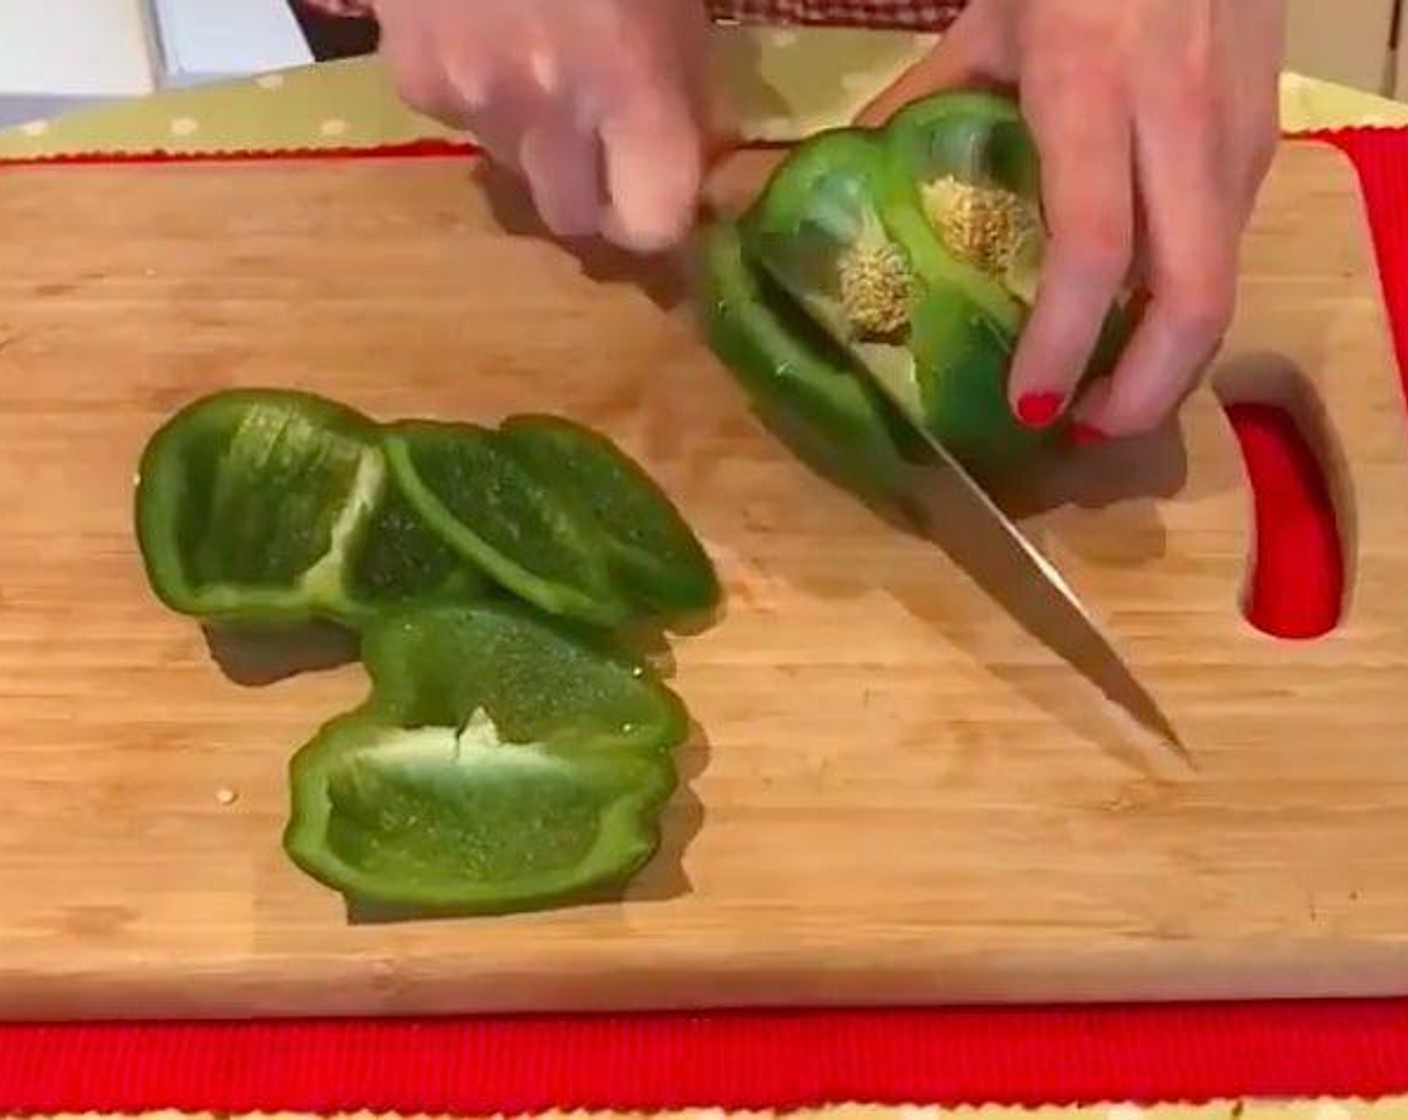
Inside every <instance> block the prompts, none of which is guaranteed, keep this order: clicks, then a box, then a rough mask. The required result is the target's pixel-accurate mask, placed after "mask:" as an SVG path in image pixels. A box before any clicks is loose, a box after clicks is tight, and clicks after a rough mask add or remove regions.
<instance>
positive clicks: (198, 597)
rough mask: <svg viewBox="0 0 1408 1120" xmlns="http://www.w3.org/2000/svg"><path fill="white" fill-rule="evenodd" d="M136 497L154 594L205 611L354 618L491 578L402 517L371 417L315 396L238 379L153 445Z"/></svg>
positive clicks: (174, 421)
mask: <svg viewBox="0 0 1408 1120" xmlns="http://www.w3.org/2000/svg"><path fill="white" fill-rule="evenodd" d="M135 504H136V511H135V519H136V526H137V538H138V544H139V547H140V550H141V553H142V559H143V563H144V566H145V569H146V573H147V576H148V580H149V583H150V585H151V587H152V588H153V590H154V592H155V594H156V595H157V597H158V598H159V599H160V600H161V601H162V602H163V603H165V604H166V605H167V606H168V607H170V608H171V609H173V610H176V611H178V612H181V613H183V614H187V615H192V616H195V617H199V618H202V619H205V620H209V621H215V622H235V623H254V624H277V623H299V622H306V621H310V620H313V619H328V620H332V621H335V622H339V623H343V624H347V625H353V626H356V625H360V623H361V622H362V621H364V620H365V618H366V617H367V615H368V613H369V612H370V611H372V610H373V609H375V607H376V606H377V605H379V604H382V603H387V602H411V601H422V600H424V601H434V600H437V599H440V598H446V597H450V598H459V597H463V596H466V595H473V594H476V593H477V592H478V591H479V589H480V588H481V586H482V580H481V578H480V577H479V575H478V574H477V571H476V570H474V569H472V568H470V567H468V566H467V565H465V564H464V563H463V562H461V561H460V560H459V559H458V558H457V557H455V556H454V555H453V554H451V553H450V552H449V551H448V550H446V549H444V548H443V547H442V546H441V545H440V544H439V543H438V542H437V541H436V540H435V538H433V537H432V536H431V535H430V534H428V533H427V532H426V530H425V527H424V526H423V525H422V524H419V523H418V522H417V521H416V520H415V519H413V518H410V517H408V516H407V515H406V510H405V506H404V503H402V502H401V501H400V499H399V497H398V496H397V495H396V494H395V492H394V486H393V484H392V482H391V480H390V478H389V473H388V471H387V469H386V463H385V460H384V458H383V456H382V453H381V449H380V447H379V444H378V441H377V427H376V425H375V424H373V423H372V422H371V421H370V420H369V419H368V418H367V417H365V416H363V415H361V414H360V413H358V412H356V411H355V410H353V409H351V408H347V407H345V406H343V405H341V404H338V403H336V402H333V401H330V400H327V399H325V398H322V397H318V396H316V395H313V394H309V393H303V392H298V391H294V390H281V389H237V390H228V391H224V392H220V393H215V394H212V395H210V396H206V397H203V398H200V399H199V400H196V401H194V402H192V403H191V404H189V405H187V406H185V407H184V408H182V409H181V410H180V411H179V412H178V413H177V414H176V415H175V416H173V417H172V418H170V419H169V420H168V421H167V422H166V423H165V424H163V425H162V426H161V427H160V428H159V429H158V430H157V432H156V433H155V434H154V435H153V436H152V438H151V439H150V440H149V441H148V443H147V445H146V447H145V448H144V450H143V453H142V458H141V462H140V466H139V470H138V479H137V486H136V495H135Z"/></svg>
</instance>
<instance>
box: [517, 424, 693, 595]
mask: <svg viewBox="0 0 1408 1120" xmlns="http://www.w3.org/2000/svg"><path fill="white" fill-rule="evenodd" d="M499 431H500V432H501V433H502V435H503V437H504V438H505V440H506V444H507V448H508V451H509V453H510V454H512V455H514V456H515V457H517V458H518V460H519V461H520V462H521V463H522V464H523V465H524V466H526V467H527V468H528V469H529V470H530V471H533V472H534V473H536V474H537V476H538V478H539V479H540V480H541V481H542V482H543V483H544V484H545V485H548V486H555V487H556V488H557V490H558V492H559V494H560V495H561V496H562V497H563V499H564V500H566V501H571V502H573V503H574V504H575V505H576V506H577V508H578V510H579V512H580V514H581V516H582V517H583V518H585V519H586V520H588V521H589V522H590V523H591V524H592V525H593V527H594V528H595V529H596V530H597V532H598V533H599V534H600V535H601V538H602V540H603V541H604V543H605V549H606V552H607V557H608V561H609V563H610V564H611V566H612V569H613V571H614V572H615V574H616V577H617V579H618V581H619V582H620V584H621V586H622V587H623V588H624V589H625V592H626V594H627V596H628V597H629V598H630V599H631V600H632V603H633V604H634V605H635V606H636V607H637V608H638V609H639V610H641V611H642V612H646V613H654V614H663V615H666V616H673V615H677V614H691V613H697V612H700V611H706V610H709V609H710V608H712V607H713V606H714V605H715V604H716V603H717V602H718V600H719V596H720V593H721V592H720V587H719V580H718V574H717V572H716V571H715V570H714V565H713V562H712V561H711V560H710V558H709V555H708V553H706V552H705V551H704V547H703V545H701V544H700V542H699V539H698V537H696V536H695V534H694V531H693V530H692V529H691V528H690V527H689V524H688V522H686V521H685V519H684V517H683V516H682V515H681V513H680V511H679V509H678V508H677V507H676V506H675V504H674V503H673V502H672V501H671V500H670V498H669V496H668V495H667V494H666V493H665V491H664V490H662V489H661V488H660V487H659V486H658V485H657V484H656V483H655V481H654V479H652V478H651V477H650V476H649V475H648V474H646V473H645V471H643V470H642V469H641V468H640V466H639V465H638V464H637V463H635V462H634V461H633V460H632V459H630V458H629V457H628V456H626V455H625V454H624V453H623V452H622V451H621V450H620V449H619V448H618V447H617V446H616V445H615V444H614V443H613V442H612V441H611V440H609V439H607V438H606V437H605V436H602V435H600V434H598V433H596V432H593V431H591V430H590V429H588V428H585V427H583V426H582V425H581V424H577V423H574V422H573V421H571V420H567V419H565V418H563V417H558V416H543V415H522V416H510V417H509V418H508V419H507V420H505V421H504V422H503V423H502V424H500V425H499Z"/></svg>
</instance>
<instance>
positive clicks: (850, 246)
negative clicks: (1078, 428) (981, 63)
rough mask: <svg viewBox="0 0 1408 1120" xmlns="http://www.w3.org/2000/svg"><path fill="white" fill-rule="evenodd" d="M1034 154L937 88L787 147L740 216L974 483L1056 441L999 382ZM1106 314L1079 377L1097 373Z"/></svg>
mask: <svg viewBox="0 0 1408 1120" xmlns="http://www.w3.org/2000/svg"><path fill="white" fill-rule="evenodd" d="M1039 181H1040V172H1039V165H1038V163H1037V158H1036V150H1035V146H1034V144H1033V143H1032V141H1031V138H1030V135H1029V133H1028V131H1027V129H1026V127H1025V124H1024V122H1023V120H1022V118H1021V116H1020V114H1019V112H1018V110H1017V108H1016V106H1015V104H1014V103H1013V102H1012V101H1011V100H1009V99H1007V98H1004V97H1001V96H999V95H996V94H987V93H967V92H958V93H941V94H937V95H935V96H933V97H931V98H926V99H923V100H921V101H918V102H915V103H914V104H912V105H911V106H910V107H908V108H906V109H905V110H902V111H901V112H900V113H899V114H897V115H896V116H895V117H894V118H893V119H892V120H891V122H890V123H889V124H887V125H886V126H884V127H882V128H879V129H862V128H839V129H833V130H830V131H827V132H824V133H821V134H818V135H816V136H814V137H812V138H810V139H808V140H806V141H805V142H803V143H802V144H800V145H799V146H798V147H797V148H796V149H794V150H793V152H792V153H791V154H790V155H789V156H788V158H787V159H786V160H784V161H783V162H782V164H780V165H779V166H778V168H777V169H776V170H775V171H774V173H773V175H772V176H771V177H770V179H769V181H768V183H767V184H766V185H765V187H764V189H763V191H762V192H761V193H760V194H759V196H758V197H757V199H756V200H755V201H754V202H753V204H752V205H751V206H750V207H749V208H748V210H747V211H746V212H745V213H744V214H743V215H742V217H741V218H740V219H739V223H738V224H739V228H740V230H741V236H742V242H743V251H744V255H745V257H746V258H747V259H748V261H749V262H750V263H751V265H752V266H754V267H756V268H758V269H761V270H763V271H765V272H767V273H768V274H769V275H771V276H772V277H773V278H774V279H775V280H776V281H777V283H778V285H779V286H780V287H781V288H783V289H784V290H786V291H787V292H788V293H789V294H790V295H791V296H792V297H793V298H794V299H795V300H796V301H797V303H798V304H799V305H800V306H801V307H802V308H803V309H804V310H805V311H806V313H807V314H808V316H809V317H810V318H812V319H813V320H814V321H815V322H816V323H817V324H818V325H819V326H820V327H822V328H823V329H824V330H826V331H827V332H828V333H829V334H830V335H831V337H832V338H833V339H834V340H835V341H836V342H837V343H838V344H839V345H840V346H842V347H843V348H844V349H845V350H846V352H847V353H849V354H850V355H851V356H852V357H854V358H855V359H856V360H858V361H859V362H860V363H862V365H863V366H864V368H865V369H866V370H867V371H868V372H869V373H870V374H871V375H872V376H875V377H877V378H880V379H882V380H883V381H884V382H885V383H886V384H887V385H888V386H889V387H890V388H891V389H892V390H893V391H895V392H896V393H897V394H898V398H899V400H900V401H901V404H902V407H901V411H902V412H903V414H904V416H905V417H906V419H907V420H909V421H910V422H911V423H913V424H915V425H918V426H921V427H923V428H924V429H926V430H927V431H928V432H929V433H931V434H932V435H934V436H937V437H938V438H939V440H940V441H941V442H943V443H944V445H945V446H946V447H947V448H948V449H949V450H950V451H951V452H952V453H953V454H955V455H956V456H957V457H958V458H959V459H960V460H961V461H963V462H964V463H965V465H966V466H967V467H968V468H969V469H970V470H971V471H973V472H974V473H975V474H978V475H980V476H984V475H986V476H992V475H995V474H1005V473H1008V472H1009V471H1011V470H1012V469H1014V468H1020V467H1023V466H1025V465H1026V464H1029V463H1030V462H1031V461H1032V458H1033V456H1034V455H1038V454H1041V453H1044V452H1047V451H1050V450H1052V449H1054V448H1056V447H1058V446H1059V443H1058V442H1057V440H1058V439H1059V437H1060V435H1061V431H1062V429H1063V427H1064V425H1065V422H1064V421H1062V422H1061V423H1058V424H1056V425H1053V426H1052V427H1050V428H1048V429H1043V430H1039V431H1033V430H1031V429H1028V428H1026V427H1025V426H1023V425H1022V424H1021V423H1019V422H1018V421H1017V419H1016V418H1015V417H1014V416H1013V414H1012V409H1011V406H1010V404H1009V403H1008V400H1007V393H1006V388H1007V386H1006V378H1007V372H1008V370H1009V367H1010V365H1011V360H1012V356H1013V355H1014V353H1015V351H1016V345H1017V340H1018V338H1019V337H1020V332H1021V330H1022V328H1023V326H1024V325H1025V322H1026V318H1027V316H1028V315H1029V313H1030V309H1031V304H1032V300H1033V297H1034V293H1035V290H1036V282H1037V278H1038V276H1039V273H1040V266H1041V261H1042V256H1043V252H1044V248H1045V236H1046V235H1045V230H1044V226H1043V221H1042V215H1041V200H1040V196H1039ZM1123 329H1124V327H1123V312H1122V308H1121V307H1119V306H1118V305H1116V306H1115V307H1112V309H1111V313H1110V316H1109V319H1108V321H1107V323H1106V334H1105V336H1104V337H1103V338H1102V342H1101V345H1100V347H1099V348H1097V351H1096V353H1095V354H1094V355H1092V359H1091V361H1090V363H1089V366H1088V368H1087V370H1086V377H1087V379H1088V378H1090V377H1094V376H1098V375H1099V374H1100V373H1101V372H1102V371H1107V370H1108V368H1109V366H1110V363H1111V362H1112V360H1113V356H1114V353H1115V347H1116V345H1117V344H1118V342H1119V340H1120V338H1121V337H1122V332H1123Z"/></svg>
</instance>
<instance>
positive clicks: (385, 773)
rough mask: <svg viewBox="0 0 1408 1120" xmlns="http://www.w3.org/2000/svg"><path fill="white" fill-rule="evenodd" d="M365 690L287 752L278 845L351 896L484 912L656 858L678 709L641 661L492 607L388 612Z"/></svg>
mask: <svg viewBox="0 0 1408 1120" xmlns="http://www.w3.org/2000/svg"><path fill="white" fill-rule="evenodd" d="M362 657H363V662H364V663H365V665H366V667H367V670H368V673H369V675H370V677H371V682H372V689H371V694H370V696H369V697H368V699H367V701H366V702H365V703H364V704H363V705H362V706H361V707H360V708H358V709H356V710H354V711H352V712H349V713H347V714H346V715H343V716H341V717H339V718H337V719H334V720H332V721H330V722H329V723H327V724H326V725H324V727H323V728H322V729H321V730H320V732H319V733H318V734H317V735H316V736H315V737H314V738H313V739H312V740H311V741H310V742H309V743H308V744H307V745H306V746H304V747H303V748H302V749H301V750H300V751H299V752H298V753H297V754H296V755H295V757H294V758H293V760H292V763H291V764H290V777H291V783H292V814H291V817H290V820H289V823H288V826H287V828H286V829H285V833H284V845H285V849H286V851H287V852H288V854H289V856H290V858H291V859H292V860H293V861H294V863H295V864H296V865H297V866H299V867H300V868H302V869H303V870H304V871H305V872H306V873H307V874H309V875H311V876H312V877H314V878H315V879H317V880H318V881H319V882H322V883H323V884H325V885H327V886H329V887H331V888H333V889H335V890H337V891H340V892H341V893H342V894H343V895H344V896H345V897H346V898H348V900H349V901H351V902H354V903H359V904H362V905H375V906H380V907H388V908H395V909H409V910H414V911H417V912H423V913H432V912H443V913H459V914H474V913H480V914H488V913H507V912H511V911H519V910H528V909H535V908H541V907H545V906H552V905H560V904H563V903H565V902H568V901H572V900H573V899H577V898H581V897H584V896H586V895H588V894H591V893H594V892H597V891H599V890H603V889H605V888H608V887H612V886H620V885H622V884H624V883H625V882H626V881H627V880H628V879H630V877H631V876H632V875H634V874H635V873H636V872H637V871H638V870H639V869H640V868H641V867H642V866H643V865H644V864H645V863H646V862H647V861H648V860H649V859H650V858H651V857H652V856H653V854H654V852H655V851H656V849H657V846H658V842H659V824H658V817H659V813H660V811H661V809H662V807H663V806H664V805H665V803H666V802H667V801H668V800H669V798H670V796H671V795H672V793H673V791H674V789H675V788H676V784H677V777H676V773H675V769H674V764H673V760H672V757H671V752H672V750H673V748H674V747H676V746H677V745H678V744H679V743H680V742H682V741H683V739H684V738H685V736H686V734H687V731H688V721H687V718H686V716H685V712H684V708H683V706H682V704H681V703H680V702H679V700H678V699H677V698H676V697H675V695H674V694H673V693H672V692H670V691H669V690H668V689H667V688H665V687H664V686H663V685H662V684H661V683H660V682H659V681H658V679H657V678H656V677H655V676H654V675H653V673H652V672H651V671H650V669H649V668H648V667H647V666H646V665H644V664H642V663H639V662H636V661H633V660H632V659H631V658H629V657H627V656H626V655H624V654H623V653H622V652H620V651H618V650H616V649H615V648H613V647H611V646H608V645H606V644H605V643H604V641H603V640H602V639H600V638H599V637H587V636H585V635H584V634H578V633H576V632H574V631H572V630H570V629H568V628H566V627H565V626H564V624H562V623H554V622H552V621H551V620H550V619H549V618H548V617H547V616H543V615H540V614H537V613H535V612H532V611H530V610H529V609H527V608H520V607H518V606H516V605H509V604H506V603H494V602H488V601H486V602H482V603H477V604H466V605H463V606H452V607H435V608H424V609H415V610H409V611H402V612H396V613H394V614H388V615H385V616H382V617H381V618H379V619H378V620H377V621H376V622H374V623H373V624H372V625H371V626H369V627H368V628H367V630H366V631H365V632H364V635H363V654H362Z"/></svg>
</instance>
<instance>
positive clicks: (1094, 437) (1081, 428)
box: [1071, 420, 1110, 447]
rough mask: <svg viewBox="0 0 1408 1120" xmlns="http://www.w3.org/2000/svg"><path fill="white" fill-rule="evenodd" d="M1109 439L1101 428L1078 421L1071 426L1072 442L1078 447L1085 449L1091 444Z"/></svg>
mask: <svg viewBox="0 0 1408 1120" xmlns="http://www.w3.org/2000/svg"><path fill="white" fill-rule="evenodd" d="M1109 438H1110V437H1109V436H1107V435H1106V434H1105V433H1104V432H1102V431H1101V430H1100V429H1099V428H1096V427H1093V426H1091V425H1090V424H1086V423H1084V422H1083V421H1081V420H1077V421H1076V422H1075V423H1074V424H1072V425H1071V442H1072V443H1073V444H1075V445H1076V446H1077V447H1084V446H1086V445H1087V444H1091V443H1101V442H1103V441H1104V440H1107V439H1109Z"/></svg>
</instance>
